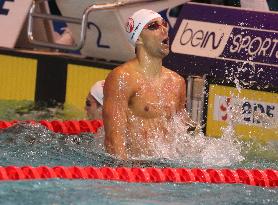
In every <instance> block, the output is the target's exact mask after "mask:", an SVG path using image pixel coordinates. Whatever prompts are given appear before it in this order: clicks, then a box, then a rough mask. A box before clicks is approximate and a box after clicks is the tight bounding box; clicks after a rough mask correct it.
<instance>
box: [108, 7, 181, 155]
mask: <svg viewBox="0 0 278 205" xmlns="http://www.w3.org/2000/svg"><path fill="white" fill-rule="evenodd" d="M126 32H127V36H128V39H129V42H130V43H131V44H132V45H133V46H134V47H135V53H136V57H135V58H134V59H131V60H129V61H128V62H126V63H124V64H122V65H120V66H118V67H116V68H115V69H113V71H112V72H110V74H109V75H108V77H107V78H106V80H105V85H104V107H103V120H104V130H105V142H104V144H105V149H106V151H107V152H108V153H110V154H112V155H115V156H116V157H118V158H120V159H131V158H132V159H136V158H138V157H139V158H140V157H141V156H147V157H149V156H150V157H151V156H153V153H154V149H155V148H154V147H153V144H152V141H153V140H155V139H154V135H153V134H152V131H153V130H160V131H161V136H160V135H159V136H160V140H162V141H163V142H164V143H166V144H167V143H170V142H171V140H170V139H168V137H167V129H165V127H166V126H165V125H166V124H165V123H167V120H170V119H171V117H172V116H173V115H175V114H176V113H179V112H182V111H183V110H184V108H185V96H186V85H185V80H184V78H183V77H181V76H180V75H178V74H177V73H175V72H173V71H171V70H169V69H167V68H165V67H164V66H162V59H163V58H164V57H165V56H167V55H168V53H169V37H168V23H167V22H166V21H165V20H164V19H163V18H162V17H161V16H160V14H158V13H156V12H154V11H152V10H146V9H142V10H139V11H137V12H135V13H134V14H133V15H132V16H131V17H130V18H129V19H128V23H127V26H126Z"/></svg>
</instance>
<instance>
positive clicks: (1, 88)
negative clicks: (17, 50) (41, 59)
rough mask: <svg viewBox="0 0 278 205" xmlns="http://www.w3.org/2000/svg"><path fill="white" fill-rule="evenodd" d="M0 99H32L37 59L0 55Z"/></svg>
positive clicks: (33, 96)
mask: <svg viewBox="0 0 278 205" xmlns="http://www.w3.org/2000/svg"><path fill="white" fill-rule="evenodd" d="M0 73H1V75H0V82H1V84H0V99H2V100H34V98H35V89H36V75H37V60H35V59H31V58H23V57H15V56H8V55H0Z"/></svg>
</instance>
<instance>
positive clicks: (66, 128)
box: [0, 120, 103, 135]
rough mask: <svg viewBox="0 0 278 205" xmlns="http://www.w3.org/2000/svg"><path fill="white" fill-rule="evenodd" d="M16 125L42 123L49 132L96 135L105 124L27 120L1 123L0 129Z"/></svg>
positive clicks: (83, 121) (92, 121) (81, 121)
mask: <svg viewBox="0 0 278 205" xmlns="http://www.w3.org/2000/svg"><path fill="white" fill-rule="evenodd" d="M16 123H31V124H35V123H40V124H41V125H43V126H45V127H46V128H48V129H49V130H51V131H53V132H56V133H62V134H68V135H71V134H80V133H84V132H91V133H96V132H97V130H98V128H100V127H102V126H103V122H102V121H101V120H66V121H58V120H53V121H47V120H41V121H34V120H26V121H17V120H13V121H0V129H6V128H9V127H11V126H13V125H15V124H16Z"/></svg>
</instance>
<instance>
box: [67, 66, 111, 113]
mask: <svg viewBox="0 0 278 205" xmlns="http://www.w3.org/2000/svg"><path fill="white" fill-rule="evenodd" d="M110 71H111V70H109V69H101V68H96V67H89V66H82V65H74V64H69V65H68V75H67V88H66V103H67V104H69V105H73V106H75V107H76V108H78V109H79V110H80V111H84V106H85V100H86V97H87V95H88V93H89V91H90V88H91V86H92V85H93V84H94V83H95V82H97V81H99V80H104V79H105V78H106V76H107V75H108V73H109V72H110Z"/></svg>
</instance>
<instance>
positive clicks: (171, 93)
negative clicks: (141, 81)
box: [129, 84, 179, 118]
mask: <svg viewBox="0 0 278 205" xmlns="http://www.w3.org/2000/svg"><path fill="white" fill-rule="evenodd" d="M178 99H179V97H178V91H177V89H170V88H169V87H168V86H167V85H162V86H153V85H150V84H149V85H145V86H142V87H141V88H140V89H138V90H137V91H136V92H135V93H134V94H133V95H132V96H131V97H130V99H129V109H130V111H131V112H132V113H133V114H134V115H135V116H138V117H143V118H157V117H161V116H169V115H171V113H173V112H175V111H176V109H177V105H178Z"/></svg>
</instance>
